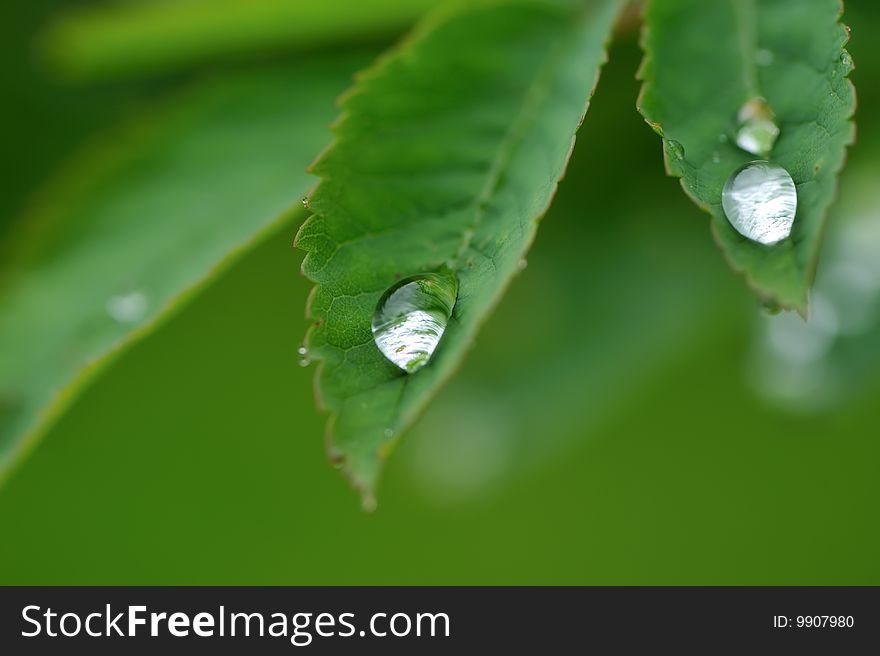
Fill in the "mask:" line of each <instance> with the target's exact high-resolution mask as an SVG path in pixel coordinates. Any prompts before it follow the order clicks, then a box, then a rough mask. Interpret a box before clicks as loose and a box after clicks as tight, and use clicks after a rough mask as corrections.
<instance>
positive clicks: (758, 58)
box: [755, 48, 773, 66]
mask: <svg viewBox="0 0 880 656" xmlns="http://www.w3.org/2000/svg"><path fill="white" fill-rule="evenodd" d="M755 63H756V64H757V65H758V66H770V65H771V64H772V63H773V53H772V52H771V51H770V50H767V49H766V48H761V49H759V50H758V51H757V52H756V53H755Z"/></svg>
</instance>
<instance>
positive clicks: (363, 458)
mask: <svg viewBox="0 0 880 656" xmlns="http://www.w3.org/2000/svg"><path fill="white" fill-rule="evenodd" d="M618 6H619V3H617V2H615V1H614V0H604V1H601V2H591V3H583V4H581V3H578V5H577V7H576V8H573V7H572V5H571V4H569V3H558V2H557V3H554V4H548V3H538V2H508V3H497V2H496V3H485V2H481V3H476V4H474V3H471V4H470V5H465V4H458V5H455V6H454V7H449V8H447V10H446V11H442V12H438V13H436V14H434V15H433V16H432V17H430V18H429V19H428V20H426V21H425V22H424V23H423V24H422V25H421V26H420V27H419V28H418V29H417V30H416V32H415V33H414V34H413V35H412V36H411V37H410V38H409V39H408V40H407V41H406V42H405V43H404V44H403V45H402V46H400V47H399V48H397V49H396V50H394V51H393V52H392V53H390V54H389V55H387V56H386V57H384V58H382V59H381V60H380V61H379V63H378V64H377V65H376V66H375V67H374V68H373V69H372V70H370V71H369V72H367V73H366V74H364V75H362V76H361V77H360V79H359V82H358V84H357V86H356V87H355V89H354V90H353V91H352V92H351V93H350V94H349V95H348V96H347V97H346V99H345V100H344V102H343V110H344V113H343V115H342V117H341V119H340V120H339V121H338V123H337V124H336V126H335V134H336V141H335V143H334V144H333V146H332V147H331V148H330V149H329V150H328V151H327V152H326V153H324V155H323V156H322V157H321V158H320V159H319V160H318V161H317V162H316V163H315V164H314V166H313V169H312V170H313V171H314V172H315V173H316V174H317V175H318V176H320V177H321V182H320V184H319V185H318V187H317V189H316V190H315V192H314V194H313V195H312V197H311V204H310V207H311V209H312V210H313V212H314V215H313V216H312V217H311V218H310V219H309V220H308V221H307V222H306V224H305V225H304V226H303V227H302V229H301V230H300V233H299V235H298V237H297V244H298V246H300V247H301V248H303V249H304V250H306V251H308V254H307V255H306V258H305V260H304V262H303V272H304V273H305V275H306V276H307V277H309V278H310V279H311V280H313V281H315V282H316V283H318V285H317V286H316V287H315V289H314V291H313V294H312V297H311V299H310V303H309V308H308V312H309V316H310V318H311V319H312V320H313V325H312V327H311V328H310V331H309V333H308V336H307V346H308V349H309V352H310V356H311V357H313V358H317V359H319V360H320V361H321V363H320V366H319V370H318V372H317V374H316V377H317V382H316V387H317V392H318V397H319V402H320V403H321V404H322V405H323V406H324V407H325V408H326V409H327V410H329V411H330V413H331V418H330V420H329V422H328V451H329V452H330V456H331V459H333V460H334V461H335V462H337V463H339V464H340V465H341V466H343V468H344V469H345V471H346V473H347V474H348V475H349V477H350V478H351V480H352V482H353V484H354V485H355V487H356V488H358V489H359V490H360V491H361V492H362V493H363V494H364V499H365V503H366V504H368V505H369V504H370V503H372V499H373V496H372V495H373V493H374V488H375V484H376V481H377V478H378V475H379V470H380V467H381V460H382V459H383V458H384V457H385V456H386V455H387V453H388V451H389V448H390V446H391V444H392V442H393V440H394V439H395V438H396V437H397V436H399V435H400V433H401V431H403V430H404V429H405V428H407V427H408V426H409V425H410V424H411V423H412V422H413V421H414V419H415V418H416V415H417V414H418V413H419V411H420V410H421V409H422V408H423V407H424V406H425V404H426V403H427V402H428V400H429V399H430V398H431V396H432V395H433V394H434V393H435V392H436V391H437V389H438V388H439V387H440V385H441V384H442V383H443V382H444V381H445V380H446V379H447V378H449V377H450V376H451V375H452V373H453V371H454V370H455V369H456V367H457V366H458V364H459V363H460V362H461V360H462V358H463V357H464V353H465V351H466V350H467V349H468V348H469V347H470V345H471V343H472V342H473V339H474V336H475V334H476V332H477V329H478V327H479V325H480V324H481V322H482V321H483V320H484V319H485V318H486V316H487V314H488V313H489V312H490V310H491V309H492V307H493V306H494V305H495V303H496V302H497V301H498V299H499V298H500V296H501V294H502V293H503V292H504V289H505V287H506V286H507V285H508V283H509V282H510V280H511V278H512V277H513V276H514V275H515V274H516V273H517V271H518V270H519V268H520V261H521V258H522V257H523V255H524V254H525V252H526V251H527V250H528V247H529V245H530V243H531V241H532V239H533V237H534V234H535V230H536V228H537V222H538V219H539V218H540V217H541V216H542V215H543V214H544V212H545V211H546V210H547V207H548V206H549V204H550V201H551V199H552V197H553V194H554V192H555V190H556V185H557V182H558V181H559V179H560V177H561V176H562V174H563V172H564V171H565V167H566V164H567V161H568V157H569V154H570V152H571V149H572V146H573V144H574V136H575V133H576V131H577V129H578V127H579V125H580V123H581V121H582V120H583V115H584V112H585V110H586V106H587V104H588V101H589V98H590V95H591V93H592V89H593V88H594V85H595V83H596V81H597V77H598V69H599V66H600V64H601V63H602V62H603V60H604V57H605V55H604V43H605V41H606V40H607V39H608V37H609V34H610V32H611V27H612V24H613V21H614V18H615V16H616V13H617V9H618ZM444 265H448V266H449V267H450V268H452V269H453V270H454V271H456V273H457V275H458V279H459V294H458V301H457V303H456V305H455V308H454V312H453V316H452V318H451V319H450V322H449V325H448V327H447V329H446V332H445V334H444V336H443V339H442V340H441V342H440V344H439V345H438V347H437V351H436V352H435V354H434V356H433V358H432V360H431V362H430V363H429V364H428V365H426V366H425V367H424V368H422V369H420V370H419V371H418V372H416V373H414V374H411V375H407V374H404V373H403V372H401V371H400V369H398V368H397V367H395V366H394V365H393V364H391V363H390V362H388V361H387V360H386V359H385V358H384V357H383V356H382V355H381V353H380V352H379V350H378V349H377V347H376V345H375V344H374V342H373V338H372V335H371V331H370V322H371V316H372V314H373V310H374V308H375V307H376V303H377V301H378V299H379V297H380V296H381V295H382V293H383V291H385V289H386V288H388V287H389V286H390V285H392V284H393V283H394V282H395V281H396V280H398V279H399V278H400V277H406V276H409V275H413V274H417V273H421V272H426V271H435V270H437V269H439V268H440V267H442V266H444ZM524 311H527V310H524Z"/></svg>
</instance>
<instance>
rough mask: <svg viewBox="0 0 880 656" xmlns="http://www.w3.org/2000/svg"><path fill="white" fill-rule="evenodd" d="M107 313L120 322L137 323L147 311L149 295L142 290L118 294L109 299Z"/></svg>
mask: <svg viewBox="0 0 880 656" xmlns="http://www.w3.org/2000/svg"><path fill="white" fill-rule="evenodd" d="M105 307H106V309H107V314H109V315H110V316H111V317H113V319H115V320H116V321H118V322H119V323H137V322H138V321H140V320H141V319H143V318H144V315H145V314H146V313H147V296H146V294H144V293H143V292H142V291H137V290H136V291H133V292H128V293H126V294H117V295H116V296H111V297H110V298H109V299H107V303H106V306H105Z"/></svg>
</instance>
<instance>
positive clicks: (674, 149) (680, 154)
mask: <svg viewBox="0 0 880 656" xmlns="http://www.w3.org/2000/svg"><path fill="white" fill-rule="evenodd" d="M666 148H667V149H668V150H669V154H670V155H672V156H673V157H674V158H675V159H679V160H681V159H684V146H682V145H681V143H680V142H678V141H676V140H675V139H667V140H666Z"/></svg>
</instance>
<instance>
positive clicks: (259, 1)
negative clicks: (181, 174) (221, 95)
mask: <svg viewBox="0 0 880 656" xmlns="http://www.w3.org/2000/svg"><path fill="white" fill-rule="evenodd" d="M437 2H438V0H358V2H351V0H320V1H318V2H316V1H314V0H151V1H149V2H145V1H143V0H142V1H139V2H130V1H129V2H118V1H117V2H113V3H107V2H105V3H103V4H99V5H95V6H85V7H77V8H75V9H73V10H70V11H68V12H65V13H62V14H61V15H60V16H59V18H57V19H56V20H55V21H54V22H52V23H51V24H50V25H49V26H48V27H47V28H46V30H45V32H44V33H43V34H42V36H41V38H40V45H41V51H42V54H43V56H44V58H45V59H46V60H47V61H48V62H49V64H50V65H51V66H52V68H53V69H55V70H56V71H58V72H59V73H60V74H62V75H64V76H66V77H69V78H74V79H96V78H110V77H119V76H125V75H138V74H148V73H164V72H168V71H174V70H179V69H181V68H185V67H188V66H192V65H194V64H199V63H202V62H205V61H208V60H212V59H217V58H228V57H231V56H240V55H244V54H249V53H272V52H275V51H277V50H279V49H286V50H297V51H303V50H311V49H314V48H317V47H321V46H326V45H327V44H339V43H345V44H351V43H352V42H361V43H363V42H365V41H368V40H372V39H376V38H382V37H386V36H388V35H389V34H392V35H393V34H395V33H397V32H398V31H399V30H401V29H404V28H405V27H407V26H408V25H410V24H411V23H412V22H413V21H415V20H416V19H417V18H418V17H419V16H421V15H422V14H424V13H425V11H426V10H427V9H429V8H430V7H432V6H433V5H436V4H437Z"/></svg>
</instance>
